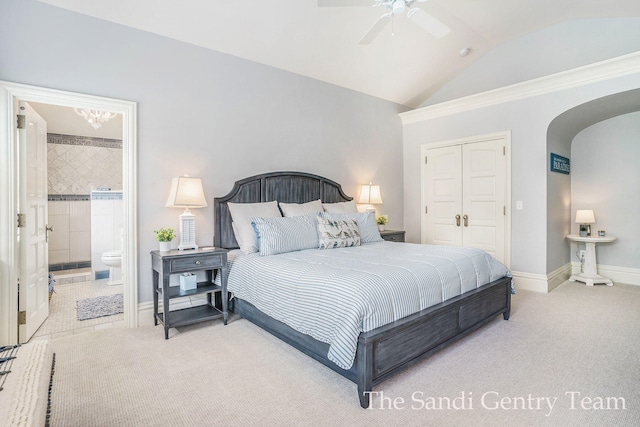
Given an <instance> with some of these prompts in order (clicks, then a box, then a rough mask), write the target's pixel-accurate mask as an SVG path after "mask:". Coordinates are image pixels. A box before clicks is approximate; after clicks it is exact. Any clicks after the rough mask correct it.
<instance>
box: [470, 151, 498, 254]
mask: <svg viewBox="0 0 640 427" xmlns="http://www.w3.org/2000/svg"><path fill="white" fill-rule="evenodd" d="M503 147H504V143H503V140H502V139H496V140H489V141H483V142H477V143H473V144H466V145H463V146H462V164H463V172H462V176H463V178H462V179H463V184H462V187H463V193H462V199H463V202H462V204H463V207H462V210H463V212H464V214H463V215H466V216H467V222H466V223H465V224H463V227H464V231H463V233H462V236H463V238H462V245H463V246H470V247H475V248H478V249H482V250H485V251H487V252H488V253H490V254H491V255H492V256H493V257H495V258H496V259H498V260H501V261H504V256H505V254H504V233H505V220H504V218H505V217H504V206H505V188H506V159H505V156H504V151H503V150H504V148H503Z"/></svg>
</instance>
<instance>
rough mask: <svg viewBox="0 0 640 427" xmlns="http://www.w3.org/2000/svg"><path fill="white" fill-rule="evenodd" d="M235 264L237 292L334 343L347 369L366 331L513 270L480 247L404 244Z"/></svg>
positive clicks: (232, 276) (244, 259)
mask: <svg viewBox="0 0 640 427" xmlns="http://www.w3.org/2000/svg"><path fill="white" fill-rule="evenodd" d="M230 265H231V267H230V272H229V279H228V289H229V291H230V292H233V295H234V296H235V297H238V298H241V299H243V300H245V301H247V302H249V303H251V304H253V305H254V306H255V307H256V308H258V309H259V310H260V311H262V312H263V313H265V314H267V315H269V316H270V317H272V318H274V319H276V320H279V321H281V322H283V323H285V324H286V325H288V326H289V327H291V328H293V329H295V330H297V331H299V332H301V333H304V334H307V335H310V336H312V337H313V338H315V339H316V340H318V341H321V342H324V343H327V344H329V353H328V355H327V356H328V358H329V360H331V361H333V362H334V363H336V364H337V365H338V366H340V367H341V368H343V369H349V368H351V366H352V364H353V360H354V357H355V353H356V349H357V343H358V335H360V333H361V332H367V331H370V330H372V329H375V328H377V327H380V326H383V325H385V324H388V323H391V322H393V321H395V320H398V319H401V318H403V317H406V316H408V315H410V314H412V313H416V312H418V311H420V310H423V309H425V308H427V307H429V306H432V305H434V304H437V303H440V302H442V301H445V300H447V299H449V298H452V297H455V296H457V295H460V294H461V293H464V292H467V291H470V290H473V289H476V288H477V287H480V286H482V285H485V284H487V283H489V282H491V281H494V280H497V279H499V278H501V277H505V276H509V275H510V273H509V271H508V270H507V268H506V267H505V266H504V265H502V264H501V263H499V262H498V261H496V260H495V259H494V258H492V257H491V256H490V255H488V254H487V253H485V252H483V251H481V250H478V249H472V248H459V247H452V246H434V245H418V244H411V243H396V242H377V243H368V244H364V245H361V246H358V247H353V248H340V249H324V250H323V249H307V250H302V251H296V252H288V253H283V254H279V255H271V256H259V255H258V254H251V255H242V256H240V257H238V258H236V259H235V260H232V261H231V263H230Z"/></svg>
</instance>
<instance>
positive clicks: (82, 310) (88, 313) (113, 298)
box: [77, 294, 124, 320]
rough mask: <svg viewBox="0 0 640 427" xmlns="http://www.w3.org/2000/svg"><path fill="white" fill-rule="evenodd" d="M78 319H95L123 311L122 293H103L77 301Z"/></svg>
mask: <svg viewBox="0 0 640 427" xmlns="http://www.w3.org/2000/svg"><path fill="white" fill-rule="evenodd" d="M77 306H78V320H89V319H96V318H98V317H104V316H113V315H114V314H119V313H123V312H124V295H123V294H115V295H105V296H101V297H95V298H86V299H81V300H78V301H77Z"/></svg>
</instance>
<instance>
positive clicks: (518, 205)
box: [516, 200, 522, 211]
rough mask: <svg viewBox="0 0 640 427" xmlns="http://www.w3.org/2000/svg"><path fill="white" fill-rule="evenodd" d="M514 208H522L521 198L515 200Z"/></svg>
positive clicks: (519, 209)
mask: <svg viewBox="0 0 640 427" xmlns="http://www.w3.org/2000/svg"><path fill="white" fill-rule="evenodd" d="M516 210H518V211H521V210H522V200H517V201H516Z"/></svg>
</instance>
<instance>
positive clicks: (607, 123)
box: [547, 89, 640, 283]
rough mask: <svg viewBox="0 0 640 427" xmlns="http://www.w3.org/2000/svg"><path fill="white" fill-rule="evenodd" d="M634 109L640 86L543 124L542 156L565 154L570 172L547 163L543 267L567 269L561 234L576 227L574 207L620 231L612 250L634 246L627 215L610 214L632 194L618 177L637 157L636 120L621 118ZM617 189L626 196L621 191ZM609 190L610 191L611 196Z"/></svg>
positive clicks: (622, 259) (621, 261) (623, 263)
mask: <svg viewBox="0 0 640 427" xmlns="http://www.w3.org/2000/svg"><path fill="white" fill-rule="evenodd" d="M639 111H640V89H634V90H630V91H625V92H620V93H617V94H613V95H609V96H606V97H602V98H598V99H595V100H593V101H590V102H587V103H584V104H581V105H578V106H576V107H574V108H571V109H570V110H567V111H565V112H564V113H562V114H560V115H559V116H557V117H556V118H555V119H554V120H553V121H552V122H551V124H550V125H549V127H548V129H547V159H549V158H550V155H551V153H555V154H558V155H561V156H564V157H567V158H569V159H571V173H570V174H568V175H566V174H560V173H555V172H551V171H550V168H549V167H547V216H548V220H547V271H549V272H554V271H558V270H566V271H563V274H564V275H565V276H566V277H568V276H569V274H570V273H571V271H570V270H571V261H572V257H571V253H572V251H571V250H570V242H568V241H567V240H566V238H565V236H566V235H567V234H570V233H571V232H575V231H576V230H577V228H576V227H577V225H576V224H574V221H573V215H574V214H575V210H576V209H593V210H594V211H595V213H596V221H598V212H600V214H601V215H602V216H601V219H602V222H601V224H603V225H604V224H606V226H607V228H608V229H609V231H610V232H612V233H616V232H617V233H618V234H623V233H624V234H625V239H627V241H626V242H624V243H622V242H617V244H616V246H615V250H614V252H618V251H619V252H620V253H619V254H618V255H622V254H623V251H625V249H624V248H625V247H626V246H627V244H628V243H629V242H630V244H632V245H633V247H638V245H637V242H638V240H640V235H638V234H639V233H640V232H639V231H637V230H636V231H635V232H633V231H632V230H633V229H632V228H629V227H628V224H629V221H631V220H632V219H631V217H630V216H620V215H612V213H613V212H618V211H622V210H625V209H627V208H628V203H629V201H630V200H631V199H634V200H635V199H638V197H637V189H636V190H633V191H632V189H631V188H632V185H633V184H632V183H627V182H626V181H625V180H624V179H623V176H624V174H625V173H626V171H628V170H629V169H630V165H631V164H630V163H629V162H630V161H632V159H633V158H634V157H635V158H636V160H637V161H638V160H640V158H639V157H640V144H638V143H637V140H638V137H640V125H633V124H634V123H635V122H637V120H634V117H630V118H629V117H627V118H624V119H623V118H622V117H623V116H625V115H627V114H630V113H636V114H637V112H639ZM594 125H596V126H594ZM583 131H585V132H583ZM596 139H597V141H596ZM633 141H636V142H635V143H634V142H633ZM596 147H597V149H595V148H596ZM607 153H609V155H607ZM623 160H624V161H623ZM637 161H636V164H637ZM596 183H598V184H599V185H595V184H596ZM581 184H584V185H581ZM621 192H622V193H625V194H627V196H626V197H625V196H621V195H620V193H621ZM611 194H616V196H615V201H613V200H612V199H611V197H610V195H611ZM625 204H626V205H627V206H625ZM605 219H606V221H605ZM596 226H597V224H596ZM630 230H631V231H632V232H631V233H628V232H629V231H630ZM634 233H635V234H634ZM614 257H615V261H610V262H615V263H616V264H615V265H616V266H619V267H624V268H635V269H638V268H640V265H637V264H636V265H630V263H629V262H628V261H627V259H628V258H629V257H628V256H627V254H625V256H617V257H616V256H615V255H612V256H611V257H609V259H610V260H613V259H614ZM576 259H577V258H573V260H574V261H575V260H576ZM635 259H638V256H636V257H635ZM636 262H637V261H636ZM614 280H615V279H614ZM627 283H628V281H627Z"/></svg>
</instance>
